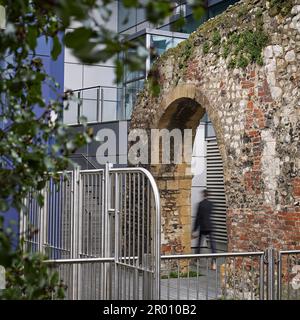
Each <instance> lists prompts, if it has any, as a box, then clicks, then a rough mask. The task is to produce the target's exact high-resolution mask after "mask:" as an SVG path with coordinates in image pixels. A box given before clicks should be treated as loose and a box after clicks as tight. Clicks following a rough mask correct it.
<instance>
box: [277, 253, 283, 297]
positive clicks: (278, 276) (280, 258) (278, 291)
mask: <svg viewBox="0 0 300 320" xmlns="http://www.w3.org/2000/svg"><path fill="white" fill-rule="evenodd" d="M281 275H282V254H281V252H280V251H279V253H278V269H277V300H281V287H282V286H281V284H282V283H281V281H282V279H281Z"/></svg>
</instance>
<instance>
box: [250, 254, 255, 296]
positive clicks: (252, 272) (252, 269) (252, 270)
mask: <svg viewBox="0 0 300 320" xmlns="http://www.w3.org/2000/svg"><path fill="white" fill-rule="evenodd" d="M253 260H254V257H252V259H251V266H250V267H251V286H250V288H251V300H253V287H254V285H255V281H254V280H255V279H254V276H253V275H254V266H253Z"/></svg>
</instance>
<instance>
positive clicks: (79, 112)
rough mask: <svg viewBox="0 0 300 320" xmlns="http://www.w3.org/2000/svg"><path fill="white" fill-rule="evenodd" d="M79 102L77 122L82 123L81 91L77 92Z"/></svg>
mask: <svg viewBox="0 0 300 320" xmlns="http://www.w3.org/2000/svg"><path fill="white" fill-rule="evenodd" d="M77 98H78V103H77V123H80V116H81V103H80V91H78V93H77Z"/></svg>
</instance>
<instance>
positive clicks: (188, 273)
mask: <svg viewBox="0 0 300 320" xmlns="http://www.w3.org/2000/svg"><path fill="white" fill-rule="evenodd" d="M187 277H188V287H187V299H189V298H190V261H189V260H188V266H187Z"/></svg>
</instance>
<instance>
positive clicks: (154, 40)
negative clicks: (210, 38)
mask: <svg viewBox="0 0 300 320" xmlns="http://www.w3.org/2000/svg"><path fill="white" fill-rule="evenodd" d="M187 37H188V35H187V34H180V33H170V32H165V31H157V30H152V29H146V30H144V31H142V32H140V33H139V35H138V36H137V39H138V41H139V42H140V43H141V44H142V45H144V46H145V47H146V48H147V49H148V52H149V54H148V56H147V58H146V59H145V67H144V69H143V70H140V71H134V72H132V71H130V70H128V68H126V67H125V70H124V79H123V84H122V87H123V97H124V99H123V104H120V106H121V108H122V110H119V112H118V114H119V119H130V117H131V113H132V109H133V107H134V104H135V102H136V97H137V93H138V92H140V91H141V90H142V89H143V87H144V82H145V79H146V75H147V73H148V72H149V70H150V67H151V65H152V64H153V62H154V61H155V59H156V58H157V57H159V56H160V55H161V54H163V53H164V52H165V51H166V50H168V49H170V48H173V47H175V46H177V44H178V43H180V42H181V41H183V40H184V39H186V38H187ZM133 39H134V40H136V38H133ZM126 54H135V51H134V50H131V51H129V52H128V53H126ZM126 54H125V57H126ZM119 100H122V99H121V98H120V99H119Z"/></svg>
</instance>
